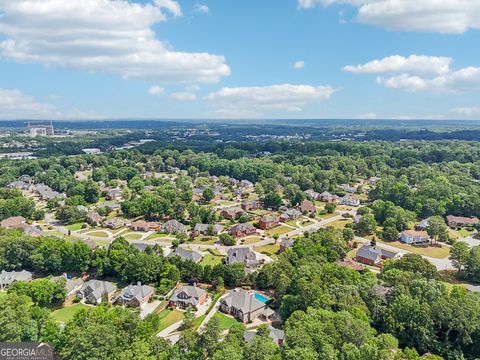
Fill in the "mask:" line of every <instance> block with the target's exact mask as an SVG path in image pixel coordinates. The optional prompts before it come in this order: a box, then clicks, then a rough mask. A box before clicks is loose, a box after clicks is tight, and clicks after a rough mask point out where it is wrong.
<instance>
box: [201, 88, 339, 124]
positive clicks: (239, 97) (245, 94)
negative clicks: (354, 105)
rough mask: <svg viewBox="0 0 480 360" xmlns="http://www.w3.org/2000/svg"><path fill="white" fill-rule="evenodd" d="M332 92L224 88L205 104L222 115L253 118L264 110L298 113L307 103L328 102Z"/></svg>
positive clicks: (329, 90)
mask: <svg viewBox="0 0 480 360" xmlns="http://www.w3.org/2000/svg"><path fill="white" fill-rule="evenodd" d="M334 92H335V90H334V89H333V88H331V87H330V86H311V85H291V84H281V85H271V86H253V87H235V88H232V87H224V88H222V89H220V90H219V91H217V92H214V93H211V94H209V95H208V96H207V100H208V101H210V102H211V104H212V105H213V106H214V107H216V108H217V111H218V112H220V113H223V114H226V113H230V114H234V113H235V112H238V113H239V114H244V113H245V112H246V111H248V112H249V113H251V114H252V115H253V114H255V115H257V114H260V113H261V112H262V111H268V110H286V111H290V112H297V111H302V109H303V107H304V106H305V105H306V104H307V103H312V102H316V101H322V100H328V99H329V98H330V97H331V95H332V94H333V93H334ZM239 117H243V116H239Z"/></svg>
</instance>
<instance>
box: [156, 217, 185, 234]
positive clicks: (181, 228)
mask: <svg viewBox="0 0 480 360" xmlns="http://www.w3.org/2000/svg"><path fill="white" fill-rule="evenodd" d="M186 230H187V227H186V226H185V225H183V224H182V223H181V222H178V221H177V220H168V221H167V222H165V223H163V224H162V226H161V227H160V231H161V232H162V233H166V234H177V233H184V232H185V231H186Z"/></svg>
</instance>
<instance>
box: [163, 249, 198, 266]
mask: <svg viewBox="0 0 480 360" xmlns="http://www.w3.org/2000/svg"><path fill="white" fill-rule="evenodd" d="M174 256H178V257H180V258H182V259H183V260H190V261H193V262H195V263H197V262H199V261H200V260H202V255H201V254H200V253H198V252H196V251H192V250H186V249H184V248H181V247H179V248H177V249H176V250H175V251H172V252H171V253H170V254H168V255H167V257H174Z"/></svg>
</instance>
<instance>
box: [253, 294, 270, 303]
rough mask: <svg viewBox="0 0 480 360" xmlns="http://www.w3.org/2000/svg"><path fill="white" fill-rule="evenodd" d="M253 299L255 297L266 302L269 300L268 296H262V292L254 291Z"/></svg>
mask: <svg viewBox="0 0 480 360" xmlns="http://www.w3.org/2000/svg"><path fill="white" fill-rule="evenodd" d="M254 296H255V299H257V300H258V301H261V302H263V303H266V302H267V301H268V300H270V298H268V297H266V296H263V295H262V294H259V293H255V295H254Z"/></svg>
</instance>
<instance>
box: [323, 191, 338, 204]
mask: <svg viewBox="0 0 480 360" xmlns="http://www.w3.org/2000/svg"><path fill="white" fill-rule="evenodd" d="M319 198H320V201H323V202H326V203H333V204H336V203H338V202H339V201H340V197H339V196H338V195H333V194H330V193H329V192H328V191H324V192H322V193H321V194H320V196H319Z"/></svg>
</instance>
